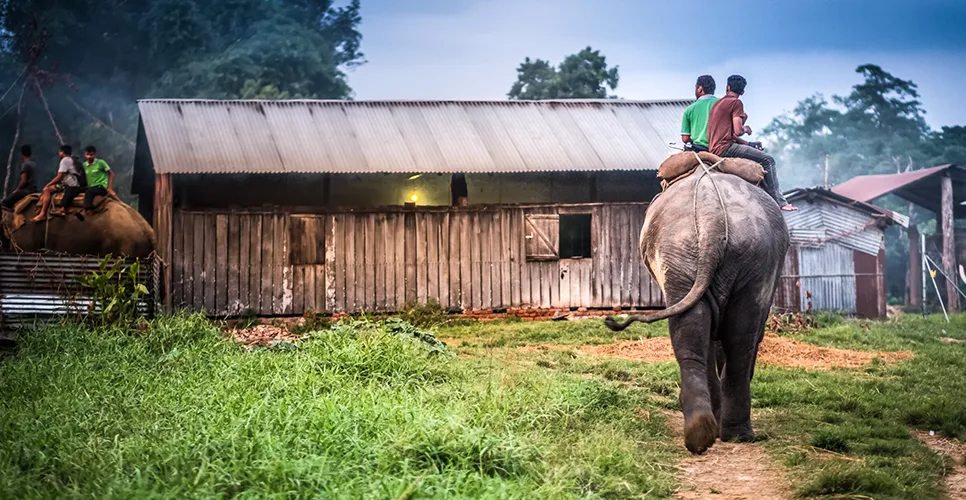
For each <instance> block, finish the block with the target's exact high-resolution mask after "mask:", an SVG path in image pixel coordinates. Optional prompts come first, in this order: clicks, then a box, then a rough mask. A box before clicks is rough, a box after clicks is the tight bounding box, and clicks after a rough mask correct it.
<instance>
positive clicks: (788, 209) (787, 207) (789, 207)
mask: <svg viewBox="0 0 966 500" xmlns="http://www.w3.org/2000/svg"><path fill="white" fill-rule="evenodd" d="M782 210H784V211H785V212H795V211H797V210H798V207H796V206H795V205H792V204H791V203H786V204H785V206H783V207H782Z"/></svg>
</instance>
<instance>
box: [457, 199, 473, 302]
mask: <svg viewBox="0 0 966 500" xmlns="http://www.w3.org/2000/svg"><path fill="white" fill-rule="evenodd" d="M458 220H459V238H460V278H459V283H460V284H459V306H460V309H461V310H464V311H465V310H467V309H470V308H471V307H472V305H473V285H472V283H473V277H472V274H473V273H472V272H471V269H472V267H473V250H472V249H473V246H472V245H471V244H470V234H471V225H472V223H471V220H470V215H469V214H468V213H466V212H459V219H458Z"/></svg>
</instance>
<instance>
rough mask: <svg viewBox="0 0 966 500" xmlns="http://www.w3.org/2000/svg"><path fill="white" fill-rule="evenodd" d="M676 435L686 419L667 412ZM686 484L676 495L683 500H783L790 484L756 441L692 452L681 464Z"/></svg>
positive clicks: (790, 495) (680, 469)
mask: <svg viewBox="0 0 966 500" xmlns="http://www.w3.org/2000/svg"><path fill="white" fill-rule="evenodd" d="M664 414H665V415H666V416H667V418H668V423H669V424H670V425H671V429H672V430H673V431H674V434H675V435H677V436H681V434H682V433H683V430H684V418H683V417H682V416H681V413H680V412H671V411H666V412H664ZM678 480H679V481H681V484H683V486H682V487H681V489H680V490H678V491H677V492H676V493H675V494H674V498H677V499H680V500H697V499H704V498H714V499H715V500H750V499H754V500H784V499H790V498H792V492H791V487H790V486H789V484H788V481H787V480H786V479H785V478H784V476H782V473H781V471H780V470H779V469H778V467H776V466H775V465H774V464H773V463H772V460H771V457H769V456H768V454H767V453H765V451H764V450H763V449H762V448H761V446H759V445H757V444H754V443H722V442H720V441H719V442H717V443H715V445H714V446H712V447H711V449H710V450H708V452H707V453H705V454H704V455H696V456H695V455H692V456H690V457H688V458H685V459H684V460H682V461H681V464H680V465H678Z"/></svg>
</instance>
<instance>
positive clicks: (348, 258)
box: [343, 214, 359, 312]
mask: <svg viewBox="0 0 966 500" xmlns="http://www.w3.org/2000/svg"><path fill="white" fill-rule="evenodd" d="M343 217H344V218H345V227H346V230H345V307H346V311H347V312H357V311H358V310H359V309H358V306H357V304H356V284H357V283H356V216H355V214H344V215H343Z"/></svg>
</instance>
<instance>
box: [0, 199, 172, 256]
mask: <svg viewBox="0 0 966 500" xmlns="http://www.w3.org/2000/svg"><path fill="white" fill-rule="evenodd" d="M105 203H106V205H105V206H104V210H103V211H100V212H98V213H94V214H91V215H88V216H86V217H84V220H83V221H82V220H80V219H78V218H77V217H75V216H74V215H68V216H66V217H51V218H50V219H48V220H47V221H46V222H29V219H30V218H31V217H33V216H34V215H35V214H36V213H37V210H36V206H31V207H28V208H27V210H26V211H25V212H26V217H27V220H28V222H26V223H25V224H23V225H22V226H21V227H19V228H17V229H12V228H13V217H14V216H13V212H11V211H9V210H4V211H3V225H4V231H3V244H4V249H5V250H7V249H11V248H13V249H19V250H21V251H25V252H39V251H41V250H49V251H53V252H63V253H68V254H76V255H100V256H104V255H107V254H112V255H117V256H120V255H123V256H127V257H147V256H149V255H151V253H152V252H153V251H154V246H155V237H154V230H153V229H152V228H151V226H150V225H149V224H148V223H147V221H146V220H144V218H143V217H141V214H139V213H137V211H136V210H134V209H133V208H131V207H129V206H128V205H126V204H124V203H122V202H120V201H116V200H107V201H106V202H105ZM10 239H12V240H13V243H14V244H15V245H16V246H15V247H14V246H13V245H11V244H10V241H9V240H10Z"/></svg>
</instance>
